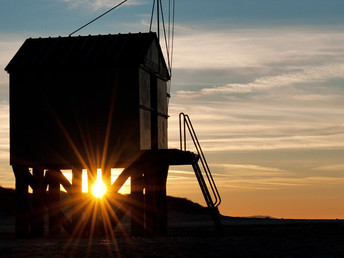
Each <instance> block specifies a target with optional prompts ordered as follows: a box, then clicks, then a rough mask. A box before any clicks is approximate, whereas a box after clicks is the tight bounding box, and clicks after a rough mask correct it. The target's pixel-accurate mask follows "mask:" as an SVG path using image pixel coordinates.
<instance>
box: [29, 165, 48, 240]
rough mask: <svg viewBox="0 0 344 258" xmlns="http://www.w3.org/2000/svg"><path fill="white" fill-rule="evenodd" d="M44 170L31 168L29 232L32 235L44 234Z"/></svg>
mask: <svg viewBox="0 0 344 258" xmlns="http://www.w3.org/2000/svg"><path fill="white" fill-rule="evenodd" d="M45 193H46V189H45V188H44V170H43V169H40V168H34V169H33V212H32V218H31V234H32V235H33V236H43V235H44V199H45Z"/></svg>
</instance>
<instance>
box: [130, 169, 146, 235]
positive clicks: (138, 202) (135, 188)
mask: <svg viewBox="0 0 344 258" xmlns="http://www.w3.org/2000/svg"><path fill="white" fill-rule="evenodd" d="M143 187H144V184H143V175H142V172H140V171H138V172H135V173H133V174H132V176H131V187H130V189H131V194H130V196H131V234H132V235H133V236H142V235H144V196H143Z"/></svg>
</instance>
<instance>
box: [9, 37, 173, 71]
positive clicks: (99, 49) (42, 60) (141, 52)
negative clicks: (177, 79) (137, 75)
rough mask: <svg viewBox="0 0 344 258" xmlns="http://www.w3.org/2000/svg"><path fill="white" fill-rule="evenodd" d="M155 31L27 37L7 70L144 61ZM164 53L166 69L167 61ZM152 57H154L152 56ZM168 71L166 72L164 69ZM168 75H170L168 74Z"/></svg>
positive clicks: (109, 64)
mask: <svg viewBox="0 0 344 258" xmlns="http://www.w3.org/2000/svg"><path fill="white" fill-rule="evenodd" d="M153 41H156V42H158V39H157V36H156V34H155V33H151V32H150V33H134V34H116V35H112V34H109V35H96V36H91V35H89V36H77V37H56V38H51V37H49V38H35V39H32V38H29V39H27V40H26V41H25V42H24V44H23V45H22V46H21V48H20V49H19V50H18V52H17V53H16V54H15V56H14V57H13V58H12V60H11V61H10V62H9V64H8V65H7V66H6V68H5V70H6V71H8V72H12V71H15V70H21V69H45V68H62V69H64V68H67V69H69V68H78V67H82V68H84V67H105V66H115V65H139V64H144V62H145V58H146V54H147V51H148V50H149V48H150V47H151V45H152V43H153ZM157 48H158V52H159V53H158V55H160V56H162V58H159V59H162V65H163V66H164V67H163V70H166V71H167V68H166V63H165V61H164V59H163V55H162V52H161V49H160V46H159V44H158V43H157ZM150 61H151V60H150ZM164 73H165V72H164ZM167 77H168V76H167Z"/></svg>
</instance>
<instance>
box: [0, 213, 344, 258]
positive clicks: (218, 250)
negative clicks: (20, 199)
mask: <svg viewBox="0 0 344 258" xmlns="http://www.w3.org/2000/svg"><path fill="white" fill-rule="evenodd" d="M0 219H1V220H0V221H1V226H0V256H1V257H99V256H102V257H344V222H343V221H339V220H337V221H336V220H332V221H331V220H323V221H314V220H274V219H241V218H227V217H224V218H223V219H222V222H223V225H224V230H223V232H222V233H221V234H219V233H217V232H215V231H214V229H213V225H212V221H211V220H210V219H209V217H205V216H204V215H200V216H198V217H195V216H192V217H191V216H189V217H188V216H184V217H183V216H172V217H171V218H170V220H169V230H168V234H167V235H166V236H162V237H137V238H132V237H129V236H126V235H125V233H123V232H122V233H119V232H117V233H116V237H115V238H105V237H95V238H92V239H91V238H81V239H71V238H69V237H67V236H64V237H59V238H50V237H45V238H37V239H15V237H14V219H13V217H1V218H0Z"/></svg>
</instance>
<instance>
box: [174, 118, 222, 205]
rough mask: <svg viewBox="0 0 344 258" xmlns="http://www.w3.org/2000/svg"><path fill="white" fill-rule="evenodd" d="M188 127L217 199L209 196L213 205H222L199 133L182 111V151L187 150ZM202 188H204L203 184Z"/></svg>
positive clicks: (180, 130) (180, 119)
mask: <svg viewBox="0 0 344 258" xmlns="http://www.w3.org/2000/svg"><path fill="white" fill-rule="evenodd" d="M186 128H187V129H188V131H189V134H190V136H191V139H192V141H193V143H194V146H195V148H196V151H197V154H198V156H199V158H200V160H201V164H202V167H203V170H204V172H205V175H206V177H207V179H208V182H209V185H210V188H211V190H212V193H213V197H214V199H215V201H212V198H211V196H210V194H209V198H210V200H211V205H212V206H213V207H218V206H219V205H220V203H221V197H220V194H219V191H218V190H217V187H216V185H215V181H214V179H213V176H212V175H211V172H210V169H209V166H208V163H207V161H206V159H205V156H204V154H203V151H202V148H201V145H200V143H199V141H198V138H197V135H196V133H195V130H194V128H193V126H192V123H191V120H190V117H189V116H188V115H186V114H184V113H183V112H182V113H180V114H179V135H180V150H182V151H186ZM195 172H196V171H195ZM205 186H206V185H205ZM201 188H202V186H201ZM201 190H202V192H204V189H201ZM206 190H207V189H206ZM206 192H209V191H208V190H207V191H206Z"/></svg>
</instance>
